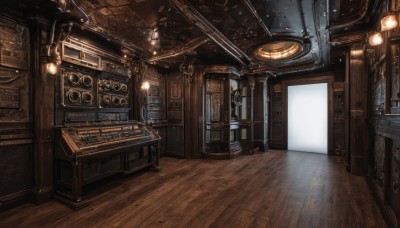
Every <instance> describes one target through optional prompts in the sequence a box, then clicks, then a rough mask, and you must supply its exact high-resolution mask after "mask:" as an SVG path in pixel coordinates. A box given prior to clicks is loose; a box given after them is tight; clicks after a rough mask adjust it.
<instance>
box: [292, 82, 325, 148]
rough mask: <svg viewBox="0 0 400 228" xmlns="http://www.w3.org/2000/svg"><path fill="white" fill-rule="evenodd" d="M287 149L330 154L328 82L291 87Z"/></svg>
mask: <svg viewBox="0 0 400 228" xmlns="http://www.w3.org/2000/svg"><path fill="white" fill-rule="evenodd" d="M288 150H294V151H304V152H314V153H323V154H327V152H328V84H327V83H318V84H308V85H295V86H288Z"/></svg>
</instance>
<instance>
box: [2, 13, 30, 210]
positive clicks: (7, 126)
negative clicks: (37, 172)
mask: <svg viewBox="0 0 400 228" xmlns="http://www.w3.org/2000/svg"><path fill="white" fill-rule="evenodd" d="M1 10H2V9H0V211H2V210H4V209H6V208H8V207H9V206H12V205H14V203H18V202H20V201H25V200H27V199H28V198H29V196H30V195H31V192H32V189H33V186H34V170H33V165H34V162H33V156H34V153H33V132H34V131H33V127H32V121H33V113H34V112H33V111H32V107H33V99H32V94H33V91H32V89H33V87H32V81H33V77H32V72H31V69H32V67H31V66H32V64H31V61H30V57H31V53H32V52H31V51H30V50H31V44H32V42H31V36H32V34H34V33H35V31H32V29H31V28H30V27H29V25H28V24H26V22H20V21H17V20H14V19H12V17H8V16H7V18H6V15H3V12H1ZM3 16H4V17H3ZM15 17H20V18H23V15H15ZM18 20H20V19H18ZM33 30H34V29H33Z"/></svg>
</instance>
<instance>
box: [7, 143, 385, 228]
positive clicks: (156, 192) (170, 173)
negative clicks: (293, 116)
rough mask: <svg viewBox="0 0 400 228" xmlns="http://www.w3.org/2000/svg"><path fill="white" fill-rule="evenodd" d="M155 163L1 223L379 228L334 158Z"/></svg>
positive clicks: (362, 186)
mask: <svg viewBox="0 0 400 228" xmlns="http://www.w3.org/2000/svg"><path fill="white" fill-rule="evenodd" d="M161 167H162V171H161V172H154V171H147V172H143V173H141V174H140V175H135V176H129V177H127V178H123V179H122V180H121V181H114V182H113V183H109V184H108V185H107V187H104V188H105V189H108V190H107V191H103V192H101V193H98V195H97V196H96V197H94V198H93V201H92V202H91V203H90V205H89V206H88V207H85V208H83V209H81V210H80V211H73V210H71V209H69V208H68V207H66V206H64V205H63V204H61V203H59V202H58V201H51V202H49V203H46V204H43V205H33V204H25V205H22V206H20V207H18V208H15V209H12V210H9V211H6V212H3V213H1V214H0V227H72V228H78V227H240V228H242V227H307V228H309V227H310V228H311V227H386V223H385V221H384V220H383V218H382V215H381V213H380V211H379V210H378V207H377V205H376V204H375V202H374V200H373V198H372V195H371V193H370V192H369V191H368V188H367V184H366V181H365V178H363V177H357V176H352V175H350V174H348V173H347V172H346V171H345V167H344V164H343V162H342V161H341V159H340V158H339V157H328V156H326V155H319V154H313V153H301V152H285V151H269V152H268V153H257V154H255V155H252V156H242V157H239V158H237V159H234V160H227V161H210V160H179V159H174V158H162V159H161Z"/></svg>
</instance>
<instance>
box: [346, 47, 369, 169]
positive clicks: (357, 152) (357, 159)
mask: <svg viewBox="0 0 400 228" xmlns="http://www.w3.org/2000/svg"><path fill="white" fill-rule="evenodd" d="M349 60H350V61H349V64H350V68H349V87H350V91H349V95H350V96H349V97H350V98H349V99H350V100H349V106H350V107H349V109H350V121H349V123H350V134H349V136H350V141H349V144H350V145H349V146H350V167H351V172H352V173H353V174H356V175H366V174H367V165H368V163H367V155H368V148H369V147H368V144H366V143H365V142H367V139H368V116H369V115H368V111H369V104H368V95H369V89H368V84H369V83H368V77H367V76H366V75H368V74H367V71H366V59H365V56H364V46H363V44H361V43H356V44H353V45H352V46H351V48H350V59H349Z"/></svg>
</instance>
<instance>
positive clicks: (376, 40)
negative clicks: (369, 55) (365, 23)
mask: <svg viewBox="0 0 400 228" xmlns="http://www.w3.org/2000/svg"><path fill="white" fill-rule="evenodd" d="M368 43H369V44H370V45H371V46H376V45H380V44H382V43H383V37H382V34H381V33H380V32H374V33H372V34H369V38H368Z"/></svg>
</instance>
